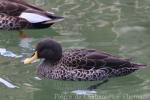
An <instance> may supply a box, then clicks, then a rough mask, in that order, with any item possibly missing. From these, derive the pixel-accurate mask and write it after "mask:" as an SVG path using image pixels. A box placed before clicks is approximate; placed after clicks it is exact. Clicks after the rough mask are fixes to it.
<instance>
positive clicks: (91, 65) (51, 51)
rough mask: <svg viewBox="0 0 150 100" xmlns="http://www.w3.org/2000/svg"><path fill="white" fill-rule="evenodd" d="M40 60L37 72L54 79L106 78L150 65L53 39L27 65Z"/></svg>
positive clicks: (38, 49)
mask: <svg viewBox="0 0 150 100" xmlns="http://www.w3.org/2000/svg"><path fill="white" fill-rule="evenodd" d="M36 59H41V60H40V64H39V65H38V66H37V75H38V76H39V77H41V78H47V79H54V80H70V81H97V80H101V81H103V80H104V81H105V80H108V79H110V78H113V77H119V76H126V75H128V74H130V73H133V72H135V71H136V70H138V69H141V68H145V66H146V65H145V64H138V63H133V62H131V61H130V59H126V58H123V57H119V56H114V55H111V54H109V53H106V52H103V51H100V50H99V51H98V50H95V49H87V48H82V49H80V48H75V49H71V48H70V49H64V50H63V49H62V46H61V44H60V43H58V42H57V41H55V40H53V39H51V38H47V39H43V40H41V41H40V42H39V43H38V44H37V46H36V48H35V52H34V53H33V55H32V56H31V57H30V58H26V59H25V60H24V64H31V63H32V62H34V61H35V60H36Z"/></svg>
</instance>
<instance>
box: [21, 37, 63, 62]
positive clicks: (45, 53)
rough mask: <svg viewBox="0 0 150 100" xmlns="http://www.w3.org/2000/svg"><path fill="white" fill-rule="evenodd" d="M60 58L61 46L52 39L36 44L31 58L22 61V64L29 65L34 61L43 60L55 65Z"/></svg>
mask: <svg viewBox="0 0 150 100" xmlns="http://www.w3.org/2000/svg"><path fill="white" fill-rule="evenodd" d="M61 57H62V47H61V45H60V44H59V43H58V42H56V41H54V40H52V39H44V40H42V41H40V42H39V43H38V44H37V46H36V49H35V52H34V53H33V55H32V57H31V58H27V59H25V60H24V64H30V63H32V62H33V61H34V60H36V59H45V60H47V61H49V62H51V63H55V62H57V61H59V60H60V59H61Z"/></svg>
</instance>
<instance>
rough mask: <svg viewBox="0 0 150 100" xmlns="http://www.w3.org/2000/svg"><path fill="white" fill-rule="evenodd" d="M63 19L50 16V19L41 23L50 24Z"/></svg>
mask: <svg viewBox="0 0 150 100" xmlns="http://www.w3.org/2000/svg"><path fill="white" fill-rule="evenodd" d="M63 20H64V17H58V16H55V17H53V18H52V20H48V21H45V22H43V24H52V23H57V22H60V21H63Z"/></svg>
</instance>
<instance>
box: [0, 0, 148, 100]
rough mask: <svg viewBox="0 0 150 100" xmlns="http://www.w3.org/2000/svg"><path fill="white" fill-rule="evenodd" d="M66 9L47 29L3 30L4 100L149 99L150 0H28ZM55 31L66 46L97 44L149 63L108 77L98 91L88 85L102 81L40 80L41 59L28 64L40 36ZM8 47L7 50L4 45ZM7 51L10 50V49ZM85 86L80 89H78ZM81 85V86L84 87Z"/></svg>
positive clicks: (0, 87)
mask: <svg viewBox="0 0 150 100" xmlns="http://www.w3.org/2000/svg"><path fill="white" fill-rule="evenodd" d="M28 1H30V2H31V3H33V4H36V5H38V6H41V7H43V8H45V9H47V10H50V11H53V12H55V13H56V14H57V15H62V16H64V17H65V20H64V21H62V22H60V23H57V24H55V25H54V26H53V27H52V28H49V29H45V30H25V32H26V34H27V35H28V38H26V39H20V38H19V37H18V34H17V32H15V31H13V32H7V31H1V32H0V52H2V51H5V49H6V50H7V51H11V53H14V54H16V55H19V56H22V57H15V56H13V57H11V54H8V55H7V56H6V54H5V53H4V54H1V55H0V78H2V79H4V80H6V81H8V82H10V83H11V84H13V85H15V86H17V87H16V88H10V87H7V86H6V85H4V83H2V82H1V83H0V100H149V99H150V67H149V65H150V62H149V61H150V1H149V0H32V1H31V0H28ZM46 37H51V38H53V39H55V40H57V41H59V42H60V43H61V44H62V46H63V48H85V47H86V48H94V49H98V50H103V51H105V52H109V53H112V54H114V55H119V56H123V57H127V58H132V59H133V61H135V62H139V63H144V64H147V65H148V66H147V68H145V69H142V70H139V71H136V72H135V73H133V74H130V75H128V76H126V77H120V78H115V79H111V80H109V82H108V83H106V84H103V85H102V86H100V87H98V89H97V90H95V91H93V92H94V93H89V94H88V93H86V94H85V95H84V94H80V95H79V93H81V92H87V91H86V88H87V87H88V86H90V85H93V84H96V83H98V81H97V82H72V81H57V80H38V79H36V78H35V77H37V76H36V73H35V69H36V67H35V66H36V65H37V64H38V63H39V62H36V63H34V64H32V65H23V63H22V61H23V59H24V58H26V57H28V56H29V55H31V53H32V52H33V49H34V47H35V45H36V44H37V42H39V40H41V39H43V38H46ZM5 52H6V51H5ZM7 53H8V52H7ZM77 90H80V91H77ZM81 90H82V91H81Z"/></svg>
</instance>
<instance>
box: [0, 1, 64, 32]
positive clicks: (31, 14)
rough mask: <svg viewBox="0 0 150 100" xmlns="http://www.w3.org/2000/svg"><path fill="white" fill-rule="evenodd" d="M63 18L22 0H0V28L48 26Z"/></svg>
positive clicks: (37, 27)
mask: <svg viewBox="0 0 150 100" xmlns="http://www.w3.org/2000/svg"><path fill="white" fill-rule="evenodd" d="M63 19H64V18H63V17H59V16H55V15H54V14H52V13H50V12H48V11H45V10H43V9H41V8H38V7H35V6H33V5H31V4H28V3H26V2H25V1H23V0H0V29H3V30H18V31H20V33H21V32H22V31H21V30H22V29H42V28H48V27H50V26H51V25H53V24H54V23H56V22H59V21H62V20H63Z"/></svg>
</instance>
